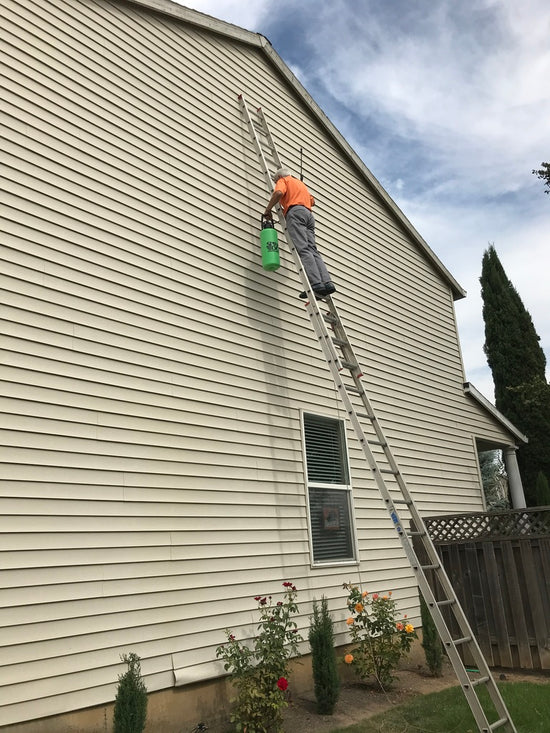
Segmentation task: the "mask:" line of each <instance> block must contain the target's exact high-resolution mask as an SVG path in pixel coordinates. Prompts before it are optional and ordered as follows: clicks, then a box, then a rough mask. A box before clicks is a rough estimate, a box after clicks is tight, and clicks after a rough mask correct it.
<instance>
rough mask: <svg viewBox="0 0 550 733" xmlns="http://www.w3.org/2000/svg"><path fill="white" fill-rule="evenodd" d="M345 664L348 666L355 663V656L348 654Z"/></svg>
mask: <svg viewBox="0 0 550 733" xmlns="http://www.w3.org/2000/svg"><path fill="white" fill-rule="evenodd" d="M344 662H345V663H346V664H351V663H352V662H353V654H346V656H345V657H344Z"/></svg>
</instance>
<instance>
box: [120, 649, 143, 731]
mask: <svg viewBox="0 0 550 733" xmlns="http://www.w3.org/2000/svg"><path fill="white" fill-rule="evenodd" d="M121 659H122V661H123V662H125V663H126V664H127V665H128V669H127V670H126V672H124V674H121V675H119V677H118V687H117V693H116V698H115V711H114V733H142V732H143V729H144V728H145V721H146V718H147V688H146V687H145V683H144V682H143V678H142V676H141V664H140V658H139V657H138V655H137V654H134V653H133V652H131V653H130V654H123V655H122V656H121Z"/></svg>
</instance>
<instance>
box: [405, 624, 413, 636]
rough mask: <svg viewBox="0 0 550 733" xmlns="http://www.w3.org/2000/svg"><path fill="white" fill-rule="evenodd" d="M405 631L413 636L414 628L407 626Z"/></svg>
mask: <svg viewBox="0 0 550 733" xmlns="http://www.w3.org/2000/svg"><path fill="white" fill-rule="evenodd" d="M405 631H406V632H407V634H412V632H413V631H414V626H413V625H412V624H407V625H406V626H405Z"/></svg>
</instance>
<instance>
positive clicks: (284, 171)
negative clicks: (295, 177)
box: [271, 168, 291, 183]
mask: <svg viewBox="0 0 550 733" xmlns="http://www.w3.org/2000/svg"><path fill="white" fill-rule="evenodd" d="M290 175H291V173H290V171H289V170H288V168H278V169H277V170H276V171H275V173H274V174H273V175H272V176H271V178H272V179H273V181H274V182H275V183H277V181H278V180H279V178H286V177H287V176H290Z"/></svg>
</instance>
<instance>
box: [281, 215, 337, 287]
mask: <svg viewBox="0 0 550 733" xmlns="http://www.w3.org/2000/svg"><path fill="white" fill-rule="evenodd" d="M286 226H287V229H288V233H289V235H290V238H291V239H292V242H293V243H294V246H295V247H296V251H297V252H298V254H299V255H300V259H301V261H302V265H303V266H304V270H305V271H306V275H307V276H308V279H309V282H310V283H311V287H312V288H313V289H314V290H315V289H318V288H320V287H322V286H323V284H324V283H327V282H330V275H329V272H328V270H327V268H326V265H325V263H324V262H323V259H322V257H321V255H320V254H319V252H318V251H317V246H316V245H315V218H314V217H313V214H312V213H311V211H310V210H309V209H308V208H306V207H305V206H293V207H292V208H291V209H289V210H288V211H287V213H286Z"/></svg>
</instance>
